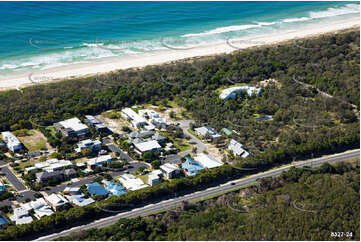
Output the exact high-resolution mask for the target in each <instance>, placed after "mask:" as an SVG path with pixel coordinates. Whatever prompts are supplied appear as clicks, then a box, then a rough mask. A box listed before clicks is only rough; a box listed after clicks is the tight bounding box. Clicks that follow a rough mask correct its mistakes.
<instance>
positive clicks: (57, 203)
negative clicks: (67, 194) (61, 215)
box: [45, 193, 69, 211]
mask: <svg viewBox="0 0 361 242" xmlns="http://www.w3.org/2000/svg"><path fill="white" fill-rule="evenodd" d="M45 200H46V201H47V203H48V204H49V205H50V206H51V207H52V208H53V209H54V211H61V210H63V209H65V208H66V207H67V206H68V205H69V202H68V200H66V199H65V198H64V197H63V196H62V195H60V194H55V193H53V194H51V195H50V196H47V197H45Z"/></svg>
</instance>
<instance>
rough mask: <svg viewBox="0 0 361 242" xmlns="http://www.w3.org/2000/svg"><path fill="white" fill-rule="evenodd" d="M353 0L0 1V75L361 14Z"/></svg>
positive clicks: (292, 28)
mask: <svg viewBox="0 0 361 242" xmlns="http://www.w3.org/2000/svg"><path fill="white" fill-rule="evenodd" d="M359 14H360V5H359V3H358V2H0V16H2V20H1V22H0V42H1V44H0V75H2V76H6V75H9V74H11V75H13V74H17V73H23V72H26V71H29V70H45V69H49V68H53V67H59V66H64V65H69V64H73V63H89V62H96V61H99V60H101V59H102V58H106V57H116V56H136V55H139V54H147V53H149V54H154V53H156V52H157V51H164V50H166V49H179V50H182V49H187V48H195V47H198V46H202V45H207V44H210V43H217V42H224V41H225V40H227V39H230V38H242V37H246V36H258V35H264V34H272V33H275V34H276V33H278V32H279V31H280V30H285V31H286V30H290V31H292V30H297V28H299V27H300V26H303V27H304V26H307V25H317V24H319V25H322V24H330V23H332V21H341V20H343V19H347V18H352V17H355V16H359Z"/></svg>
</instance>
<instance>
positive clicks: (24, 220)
mask: <svg viewBox="0 0 361 242" xmlns="http://www.w3.org/2000/svg"><path fill="white" fill-rule="evenodd" d="M10 220H11V221H13V222H15V224H17V225H18V224H28V223H31V222H32V221H33V218H32V217H31V216H30V215H29V211H28V210H27V209H25V208H24V207H19V208H15V209H14V213H13V215H12V216H10Z"/></svg>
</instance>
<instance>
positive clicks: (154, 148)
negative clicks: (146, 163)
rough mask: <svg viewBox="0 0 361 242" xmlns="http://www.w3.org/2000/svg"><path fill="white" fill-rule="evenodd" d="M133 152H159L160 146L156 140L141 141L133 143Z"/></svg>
mask: <svg viewBox="0 0 361 242" xmlns="http://www.w3.org/2000/svg"><path fill="white" fill-rule="evenodd" d="M134 147H135V152H137V153H138V154H140V155H144V154H145V153H147V152H159V151H160V150H161V148H162V146H160V145H159V144H158V142H157V141H155V140H151V141H146V142H143V143H137V144H134Z"/></svg>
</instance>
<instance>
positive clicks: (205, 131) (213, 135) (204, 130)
mask: <svg viewBox="0 0 361 242" xmlns="http://www.w3.org/2000/svg"><path fill="white" fill-rule="evenodd" d="M194 131H195V132H196V134H197V135H198V136H200V137H202V138H206V137H207V136H208V137H209V138H210V139H211V140H212V141H215V140H217V139H219V138H221V137H222V135H220V134H218V133H217V131H215V130H214V129H212V128H210V127H208V126H203V127H199V128H195V129H194Z"/></svg>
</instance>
